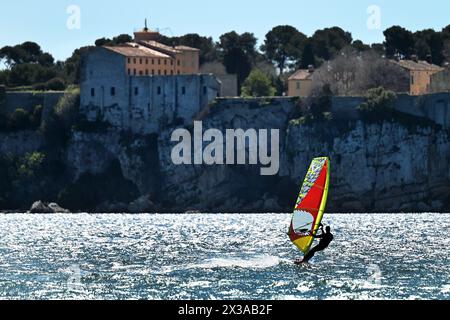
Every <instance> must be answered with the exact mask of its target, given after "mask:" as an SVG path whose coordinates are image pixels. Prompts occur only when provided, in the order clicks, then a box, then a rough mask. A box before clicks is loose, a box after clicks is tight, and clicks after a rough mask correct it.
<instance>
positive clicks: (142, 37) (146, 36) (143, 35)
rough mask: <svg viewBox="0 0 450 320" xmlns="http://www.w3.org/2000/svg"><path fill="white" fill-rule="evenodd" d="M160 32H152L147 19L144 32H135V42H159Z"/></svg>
mask: <svg viewBox="0 0 450 320" xmlns="http://www.w3.org/2000/svg"><path fill="white" fill-rule="evenodd" d="M159 36H160V34H159V32H157V31H153V30H150V29H149V28H148V27H147V19H145V26H144V28H143V29H142V30H139V31H135V32H134V41H136V42H139V41H152V40H158V39H159Z"/></svg>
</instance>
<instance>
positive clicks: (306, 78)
mask: <svg viewBox="0 0 450 320" xmlns="http://www.w3.org/2000/svg"><path fill="white" fill-rule="evenodd" d="M313 74H314V67H313V66H310V67H309V68H308V69H300V70H297V71H296V72H295V73H294V74H293V75H292V76H290V77H289V78H288V96H290V97H307V96H309V94H310V93H311V90H312V83H313Z"/></svg>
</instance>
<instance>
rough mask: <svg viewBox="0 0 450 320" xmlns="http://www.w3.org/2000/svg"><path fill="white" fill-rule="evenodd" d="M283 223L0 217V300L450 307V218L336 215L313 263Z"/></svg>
mask: <svg viewBox="0 0 450 320" xmlns="http://www.w3.org/2000/svg"><path fill="white" fill-rule="evenodd" d="M289 221H290V215H288V214H254V215H243V214H229V215H212V214H195V215H146V214H142V215H89V214H77V215H25V214H12V215H0V299H263V300H266V299H449V298H450V277H449V276H450V254H449V252H450V250H449V246H450V237H449V231H450V214H401V215H388V214H380V215H370V214H352V215H330V214H327V215H326V218H325V221H324V222H325V223H326V224H327V225H330V226H331V227H332V232H333V234H334V236H335V241H334V242H333V243H332V244H331V246H330V247H329V249H327V250H326V251H324V252H320V253H317V254H316V256H315V258H314V259H313V260H312V261H311V263H310V264H309V265H304V266H296V265H294V264H293V260H294V259H296V258H298V257H300V256H301V255H300V254H299V252H298V250H297V249H296V248H295V247H294V246H293V245H292V244H291V243H290V241H289V239H288V236H287V235H286V232H287V229H288V225H289Z"/></svg>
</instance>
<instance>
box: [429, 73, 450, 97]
mask: <svg viewBox="0 0 450 320" xmlns="http://www.w3.org/2000/svg"><path fill="white" fill-rule="evenodd" d="M430 91H431V93H437V92H448V91H450V68H447V69H445V70H442V71H441V72H438V73H435V74H433V75H432V76H431V83H430Z"/></svg>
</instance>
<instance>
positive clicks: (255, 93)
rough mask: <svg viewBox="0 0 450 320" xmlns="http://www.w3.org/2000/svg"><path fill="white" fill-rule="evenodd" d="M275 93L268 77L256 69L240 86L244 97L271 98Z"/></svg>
mask: <svg viewBox="0 0 450 320" xmlns="http://www.w3.org/2000/svg"><path fill="white" fill-rule="evenodd" d="M276 91H277V90H276V89H275V87H274V86H273V85H272V81H271V80H270V78H269V76H268V75H267V74H265V73H264V72H263V71H261V70H258V69H255V70H253V71H252V72H251V73H250V75H249V76H248V78H247V79H246V80H245V82H244V84H243V86H242V95H243V96H244V97H272V96H274V95H275V93H276Z"/></svg>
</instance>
